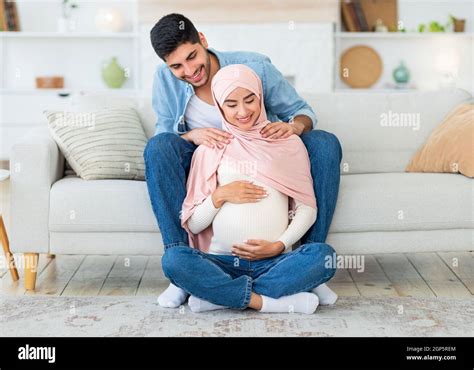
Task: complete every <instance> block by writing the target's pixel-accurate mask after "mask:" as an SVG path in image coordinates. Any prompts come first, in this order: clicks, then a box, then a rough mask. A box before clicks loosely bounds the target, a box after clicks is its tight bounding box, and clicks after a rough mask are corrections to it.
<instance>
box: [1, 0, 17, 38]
mask: <svg viewBox="0 0 474 370" xmlns="http://www.w3.org/2000/svg"><path fill="white" fill-rule="evenodd" d="M0 31H20V21H19V19H18V11H17V8H16V3H15V2H14V1H10V0H0Z"/></svg>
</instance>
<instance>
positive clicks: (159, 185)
mask: <svg viewBox="0 0 474 370" xmlns="http://www.w3.org/2000/svg"><path fill="white" fill-rule="evenodd" d="M301 139H302V140H303V143H304V144H305V146H306V149H307V150H308V154H309V159H310V162H311V175H312V176H313V183H314V191H315V194H316V200H317V205H318V215H317V219H316V222H315V223H314V225H313V226H312V227H311V228H310V229H309V230H308V232H307V233H306V234H305V235H304V236H303V237H302V238H301V244H308V243H324V242H325V241H326V237H327V235H328V231H329V226H330V225H331V221H332V217H333V214H334V210H335V208H336V201H337V195H338V192H339V175H340V169H339V168H340V167H339V166H340V163H341V159H342V149H341V145H340V143H339V140H338V139H337V137H336V136H335V135H333V134H331V133H329V132H326V131H323V130H312V131H309V132H307V133H305V134H303V135H302V136H301ZM196 148H197V146H196V145H194V144H193V143H191V142H189V141H186V140H184V139H182V138H181V137H180V136H179V135H177V134H174V133H161V134H158V135H156V136H154V137H152V138H151V139H150V140H149V141H148V143H147V145H146V148H145V152H144V159H145V166H146V170H145V177H146V183H147V186H148V193H149V195H150V200H151V205H152V208H153V212H154V214H155V217H156V219H157V221H158V225H159V227H160V231H161V235H162V237H163V244H164V246H165V250H167V249H168V248H169V247H172V246H178V245H183V246H188V245H189V242H188V235H187V233H186V230H184V229H183V228H182V227H181V222H180V217H179V216H180V212H181V206H182V204H183V201H184V198H185V196H186V179H187V177H188V173H189V168H190V166H191V158H192V156H193V153H194V150H195V149H196ZM249 237H250V236H249Z"/></svg>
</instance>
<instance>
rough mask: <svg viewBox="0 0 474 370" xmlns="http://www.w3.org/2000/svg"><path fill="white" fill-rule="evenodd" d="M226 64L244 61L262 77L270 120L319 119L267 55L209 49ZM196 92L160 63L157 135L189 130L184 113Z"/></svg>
mask: <svg viewBox="0 0 474 370" xmlns="http://www.w3.org/2000/svg"><path fill="white" fill-rule="evenodd" d="M208 51H210V52H211V53H213V54H214V55H215V56H216V57H217V59H218V60H219V64H220V66H221V68H222V67H225V66H227V65H229V64H245V65H247V66H248V67H250V68H252V69H253V70H254V71H255V72H256V73H257V74H258V76H259V77H260V79H261V80H262V85H263V95H264V103H265V108H266V110H267V118H268V119H269V120H270V121H271V122H277V121H283V122H289V121H290V120H291V119H292V118H293V117H296V116H298V115H305V116H308V117H309V118H311V120H312V121H313V129H314V128H315V127H316V123H317V119H316V115H315V114H314V111H313V109H311V107H310V106H309V104H308V103H307V102H306V101H304V100H303V99H302V98H301V97H300V96H299V95H298V93H297V92H296V90H295V88H294V87H293V86H291V84H290V83H289V82H288V81H287V80H286V79H285V78H284V77H283V75H282V74H281V73H280V71H279V70H278V69H276V68H275V66H274V65H273V64H272V62H271V60H270V58H268V57H267V56H265V55H262V54H258V53H253V52H245V51H233V52H220V51H217V50H214V49H211V48H209V49H208ZM193 95H194V88H193V86H192V85H191V84H189V83H187V82H184V81H181V80H179V79H177V78H176V77H175V76H174V75H173V73H172V72H171V70H170V69H169V67H168V66H167V65H166V64H160V65H159V66H158V67H157V69H156V72H155V75H154V78H153V92H152V104H153V109H154V110H155V113H156V115H157V122H156V130H155V135H156V134H159V133H162V132H174V133H177V134H184V133H186V132H187V131H188V127H187V125H186V122H185V121H184V112H185V111H186V106H187V104H188V102H189V99H190V98H191V97H192V96H193Z"/></svg>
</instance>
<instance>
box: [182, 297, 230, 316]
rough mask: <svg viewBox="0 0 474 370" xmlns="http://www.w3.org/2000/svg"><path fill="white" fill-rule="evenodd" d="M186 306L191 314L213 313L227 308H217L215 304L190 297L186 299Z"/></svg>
mask: <svg viewBox="0 0 474 370" xmlns="http://www.w3.org/2000/svg"><path fill="white" fill-rule="evenodd" d="M188 305H189V308H190V309H191V311H193V312H204V311H214V310H223V309H225V308H227V307H224V306H219V305H217V304H214V303H211V302H208V301H205V300H203V299H200V298H198V297H195V296H193V295H192V296H191V297H189V299H188Z"/></svg>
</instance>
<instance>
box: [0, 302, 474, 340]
mask: <svg viewBox="0 0 474 370" xmlns="http://www.w3.org/2000/svg"><path fill="white" fill-rule="evenodd" d="M473 335H474V299H463V300H459V299H447V298H429V299H428V298H385V297H384V298H382V297H380V298H367V297H344V298H340V299H339V300H338V302H337V303H336V305H334V306H325V307H321V306H320V307H318V309H317V311H316V313H314V314H313V315H303V314H297V313H290V314H286V313H285V314H264V313H259V312H256V311H253V310H245V311H238V310H219V311H212V312H207V313H192V312H191V311H190V310H189V307H188V306H187V305H185V306H182V307H181V308H178V309H165V308H161V307H160V306H159V305H158V303H157V301H156V298H155V297H143V296H142V297H133V296H124V297H45V296H41V297H29V296H22V297H9V296H2V297H0V336H27V337H28V336H39V337H43V336H59V337H61V336H100V337H103V336H104V337H108V336H114V337H115V336H132V337H134V336H136V337H138V336H139V337H143V336H145V337H146V336H157V337H161V336H193V337H204V336H206V337H211V336H251V337H254V336H256V337H266V336H292V337H296V336H305V337H307V336H321V337H326V336H361V337H364V336H389V337H392V336H395V337H396V336H407V337H416V336H473Z"/></svg>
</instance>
